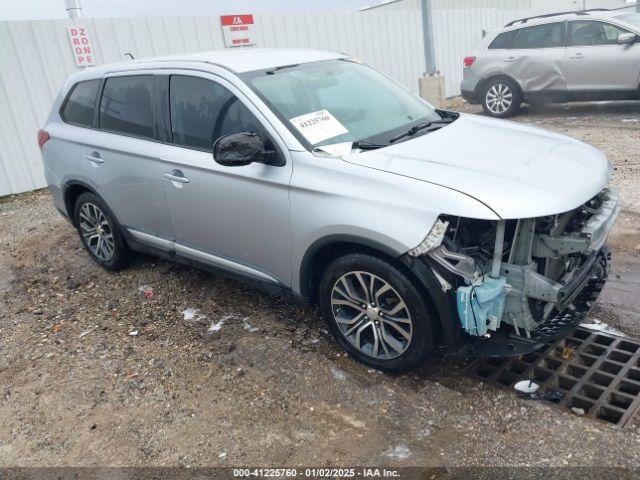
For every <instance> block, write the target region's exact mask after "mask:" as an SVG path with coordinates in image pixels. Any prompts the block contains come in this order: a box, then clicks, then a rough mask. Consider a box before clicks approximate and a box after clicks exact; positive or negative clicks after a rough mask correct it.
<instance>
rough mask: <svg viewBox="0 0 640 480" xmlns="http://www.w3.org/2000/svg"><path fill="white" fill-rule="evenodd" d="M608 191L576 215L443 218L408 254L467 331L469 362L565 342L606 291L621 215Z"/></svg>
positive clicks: (464, 349) (574, 212)
mask: <svg viewBox="0 0 640 480" xmlns="http://www.w3.org/2000/svg"><path fill="white" fill-rule="evenodd" d="M617 200H618V198H617V192H615V191H614V190H610V189H605V190H603V191H602V192H600V194H598V195H597V196H595V197H594V198H592V199H591V200H589V201H588V202H587V203H585V204H583V205H581V206H580V207H578V208H576V209H575V210H572V211H569V212H566V213H561V214H557V215H552V216H546V217H539V218H526V219H520V220H501V221H487V220H475V219H468V218H460V217H451V216H441V217H440V219H439V220H438V222H437V223H436V226H434V228H433V229H432V232H431V233H430V234H429V236H427V238H426V239H425V242H423V244H421V245H420V246H419V247H417V248H416V249H414V250H412V251H411V252H409V254H410V255H411V256H414V257H418V256H419V257H420V258H421V259H422V260H423V261H424V262H425V263H426V264H427V265H428V266H429V267H430V269H431V271H432V272H433V274H434V275H435V277H436V279H437V281H438V282H439V283H440V286H441V287H442V291H443V292H446V294H447V295H449V296H450V298H451V302H452V303H453V304H454V305H455V306H454V307H453V308H452V309H451V310H452V313H454V314H453V316H454V317H457V322H458V324H459V328H460V330H461V332H462V336H461V338H460V340H464V341H462V342H459V343H462V344H463V347H462V349H461V350H460V351H459V352H458V353H460V354H462V355H465V356H501V355H509V354H521V353H524V352H525V351H530V350H533V349H535V348H537V346H538V345H540V343H542V342H544V341H548V340H551V339H553V338H555V337H558V336H561V335H566V334H567V333H568V332H569V330H570V329H571V328H572V327H573V326H574V325H575V324H577V323H579V322H580V321H581V319H582V318H584V316H585V315H586V314H587V312H588V311H589V309H590V307H591V304H592V302H593V300H595V298H596V297H597V295H598V293H599V291H600V290H601V289H602V286H603V285H604V279H605V278H606V275H607V272H608V266H609V256H610V254H609V253H608V250H607V248H606V247H605V246H604V242H605V240H606V238H607V235H608V234H609V232H610V230H611V228H612V227H613V224H614V222H615V220H616V217H617V215H618V213H619V206H618V201H617Z"/></svg>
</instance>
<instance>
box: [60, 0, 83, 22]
mask: <svg viewBox="0 0 640 480" xmlns="http://www.w3.org/2000/svg"><path fill="white" fill-rule="evenodd" d="M64 4H65V10H66V11H67V15H69V18H71V19H74V20H75V19H78V18H82V4H81V1H80V0H64Z"/></svg>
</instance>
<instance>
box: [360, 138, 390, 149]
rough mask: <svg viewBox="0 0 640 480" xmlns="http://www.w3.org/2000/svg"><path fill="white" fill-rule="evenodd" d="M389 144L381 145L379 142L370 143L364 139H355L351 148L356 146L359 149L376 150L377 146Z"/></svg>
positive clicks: (382, 146) (381, 146)
mask: <svg viewBox="0 0 640 480" xmlns="http://www.w3.org/2000/svg"><path fill="white" fill-rule="evenodd" d="M388 146H389V145H382V144H380V143H371V142H367V141H366V140H356V141H355V142H353V145H352V146H351V148H354V149H355V148H358V149H360V150H376V149H378V148H384V147H388Z"/></svg>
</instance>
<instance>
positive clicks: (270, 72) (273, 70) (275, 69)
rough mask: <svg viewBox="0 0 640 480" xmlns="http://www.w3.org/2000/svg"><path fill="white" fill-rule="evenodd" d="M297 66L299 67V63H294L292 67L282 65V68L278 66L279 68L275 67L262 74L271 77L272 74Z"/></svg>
mask: <svg viewBox="0 0 640 480" xmlns="http://www.w3.org/2000/svg"><path fill="white" fill-rule="evenodd" d="M299 66H300V64H299V63H294V64H293V65H282V66H280V67H275V68H272V69H270V70H267V71H266V72H264V73H265V74H267V75H273V74H275V73H276V72H279V71H280V70H284V69H286V68H293V67H299Z"/></svg>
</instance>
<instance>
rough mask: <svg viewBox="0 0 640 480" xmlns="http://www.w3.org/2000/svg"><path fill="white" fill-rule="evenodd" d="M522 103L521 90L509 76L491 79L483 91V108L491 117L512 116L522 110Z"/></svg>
mask: <svg viewBox="0 0 640 480" xmlns="http://www.w3.org/2000/svg"><path fill="white" fill-rule="evenodd" d="M521 104H522V95H520V90H519V88H518V86H517V85H516V84H515V82H514V81H512V80H510V79H508V78H496V79H493V80H490V81H489V83H488V84H487V85H486V87H485V89H484V91H483V92H482V108H483V110H484V111H485V113H486V114H487V115H489V116H491V117H495V118H507V117H511V116H512V115H515V114H516V113H518V112H519V111H520V105H521Z"/></svg>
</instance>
